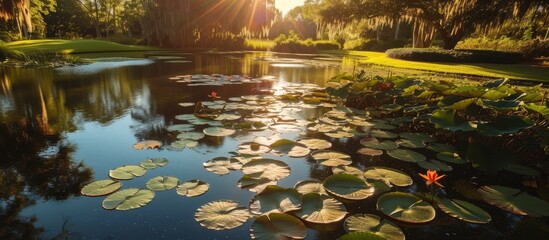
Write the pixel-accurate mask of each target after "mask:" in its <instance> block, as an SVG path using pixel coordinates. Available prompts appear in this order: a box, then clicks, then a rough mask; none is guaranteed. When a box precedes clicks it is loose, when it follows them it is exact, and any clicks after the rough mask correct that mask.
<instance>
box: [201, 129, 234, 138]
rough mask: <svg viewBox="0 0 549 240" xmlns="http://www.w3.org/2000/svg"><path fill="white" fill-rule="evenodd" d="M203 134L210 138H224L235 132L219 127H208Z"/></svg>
mask: <svg viewBox="0 0 549 240" xmlns="http://www.w3.org/2000/svg"><path fill="white" fill-rule="evenodd" d="M203 132H204V134H206V135H208V136H212V137H226V136H230V135H233V134H234V133H235V130H233V129H227V128H220V127H210V128H206V129H204V130H203Z"/></svg>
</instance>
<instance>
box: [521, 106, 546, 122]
mask: <svg viewBox="0 0 549 240" xmlns="http://www.w3.org/2000/svg"><path fill="white" fill-rule="evenodd" d="M522 106H523V107H524V108H525V109H526V110H528V111H529V112H534V113H538V114H540V115H542V116H543V117H544V118H545V119H547V120H549V107H547V106H545V105H537V104H535V103H529V104H524V105H522Z"/></svg>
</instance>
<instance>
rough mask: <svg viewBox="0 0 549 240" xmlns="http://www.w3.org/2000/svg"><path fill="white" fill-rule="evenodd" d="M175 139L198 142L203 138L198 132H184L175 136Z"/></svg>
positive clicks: (202, 134)
mask: <svg viewBox="0 0 549 240" xmlns="http://www.w3.org/2000/svg"><path fill="white" fill-rule="evenodd" d="M177 138H179V140H194V141H198V140H200V139H202V138H204V133H200V132H184V133H181V134H179V135H177Z"/></svg>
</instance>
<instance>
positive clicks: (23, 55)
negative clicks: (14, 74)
mask: <svg viewBox="0 0 549 240" xmlns="http://www.w3.org/2000/svg"><path fill="white" fill-rule="evenodd" d="M4 62H7V64H14V65H21V64H22V65H25V66H38V67H57V66H63V65H67V64H74V63H81V62H82V61H81V60H80V59H79V58H77V57H73V56H70V55H69V54H64V53H56V52H51V51H39V50H34V51H25V52H23V51H18V50H11V49H9V48H8V47H6V46H1V45H0V63H4Z"/></svg>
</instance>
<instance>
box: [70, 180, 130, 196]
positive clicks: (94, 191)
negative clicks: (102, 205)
mask: <svg viewBox="0 0 549 240" xmlns="http://www.w3.org/2000/svg"><path fill="white" fill-rule="evenodd" d="M121 187H122V183H121V182H119V181H115V180H112V179H105V180H99V181H95V182H91V183H88V184H87V185H86V186H84V187H83V188H82V190H81V191H80V192H81V193H82V195H84V196H89V197H100V196H105V195H109V194H111V193H113V192H116V191H118V189H120V188H121Z"/></svg>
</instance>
